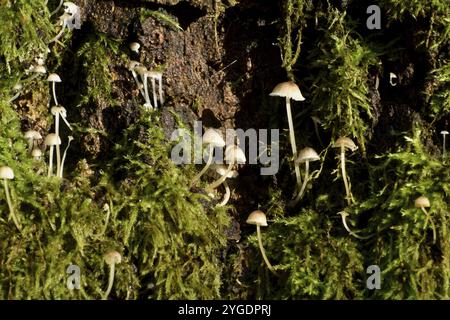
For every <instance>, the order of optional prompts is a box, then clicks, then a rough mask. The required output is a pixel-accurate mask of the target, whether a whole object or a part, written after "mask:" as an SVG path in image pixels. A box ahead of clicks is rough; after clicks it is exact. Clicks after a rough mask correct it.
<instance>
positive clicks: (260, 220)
mask: <svg viewBox="0 0 450 320" xmlns="http://www.w3.org/2000/svg"><path fill="white" fill-rule="evenodd" d="M246 222H247V223H248V224H254V225H257V226H262V227H267V218H266V214H265V213H264V212H262V211H261V210H255V211H253V212H252V213H250V215H249V216H248V218H247V221H246Z"/></svg>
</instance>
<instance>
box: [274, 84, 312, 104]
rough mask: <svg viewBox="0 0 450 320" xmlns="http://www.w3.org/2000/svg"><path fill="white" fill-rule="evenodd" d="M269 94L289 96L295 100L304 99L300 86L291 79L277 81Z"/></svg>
mask: <svg viewBox="0 0 450 320" xmlns="http://www.w3.org/2000/svg"><path fill="white" fill-rule="evenodd" d="M270 95H271V96H276V97H285V98H291V99H292V100H295V101H305V98H304V97H303V95H302V93H301V92H300V88H299V87H298V86H297V85H296V84H295V83H294V82H292V81H286V82H282V83H279V84H277V85H276V86H275V88H274V89H273V90H272V93H270Z"/></svg>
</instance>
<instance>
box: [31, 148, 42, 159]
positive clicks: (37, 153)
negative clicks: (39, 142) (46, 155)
mask: <svg viewBox="0 0 450 320" xmlns="http://www.w3.org/2000/svg"><path fill="white" fill-rule="evenodd" d="M31 156H32V157H33V158H34V160H36V161H39V160H41V157H42V151H41V149H39V148H35V149H33V151H31Z"/></svg>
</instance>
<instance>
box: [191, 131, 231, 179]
mask: <svg viewBox="0 0 450 320" xmlns="http://www.w3.org/2000/svg"><path fill="white" fill-rule="evenodd" d="M202 144H203V145H204V146H206V147H207V148H208V160H207V162H206V165H205V166H204V167H203V169H202V170H201V171H200V172H199V173H198V174H197V175H196V176H195V177H194V179H192V182H191V186H194V185H195V183H196V182H197V181H198V180H199V179H200V177H201V176H202V175H203V174H204V173H205V172H206V171H207V170H208V168H209V166H210V165H211V163H212V161H213V159H214V157H213V153H214V148H216V147H219V148H223V147H225V141H224V140H223V138H222V135H221V134H220V133H219V132H218V131H216V130H214V129H211V128H210V129H207V130H206V131H205V133H204V134H203V137H202Z"/></svg>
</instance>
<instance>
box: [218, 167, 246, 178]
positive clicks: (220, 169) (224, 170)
mask: <svg viewBox="0 0 450 320" xmlns="http://www.w3.org/2000/svg"><path fill="white" fill-rule="evenodd" d="M212 169H213V170H214V171H215V172H216V173H217V174H218V175H219V176H224V175H225V174H227V178H236V177H237V176H238V175H239V173H238V172H237V171H236V170H231V171H230V172H228V173H227V166H226V165H223V164H216V165H214V166H213V167H212Z"/></svg>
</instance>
